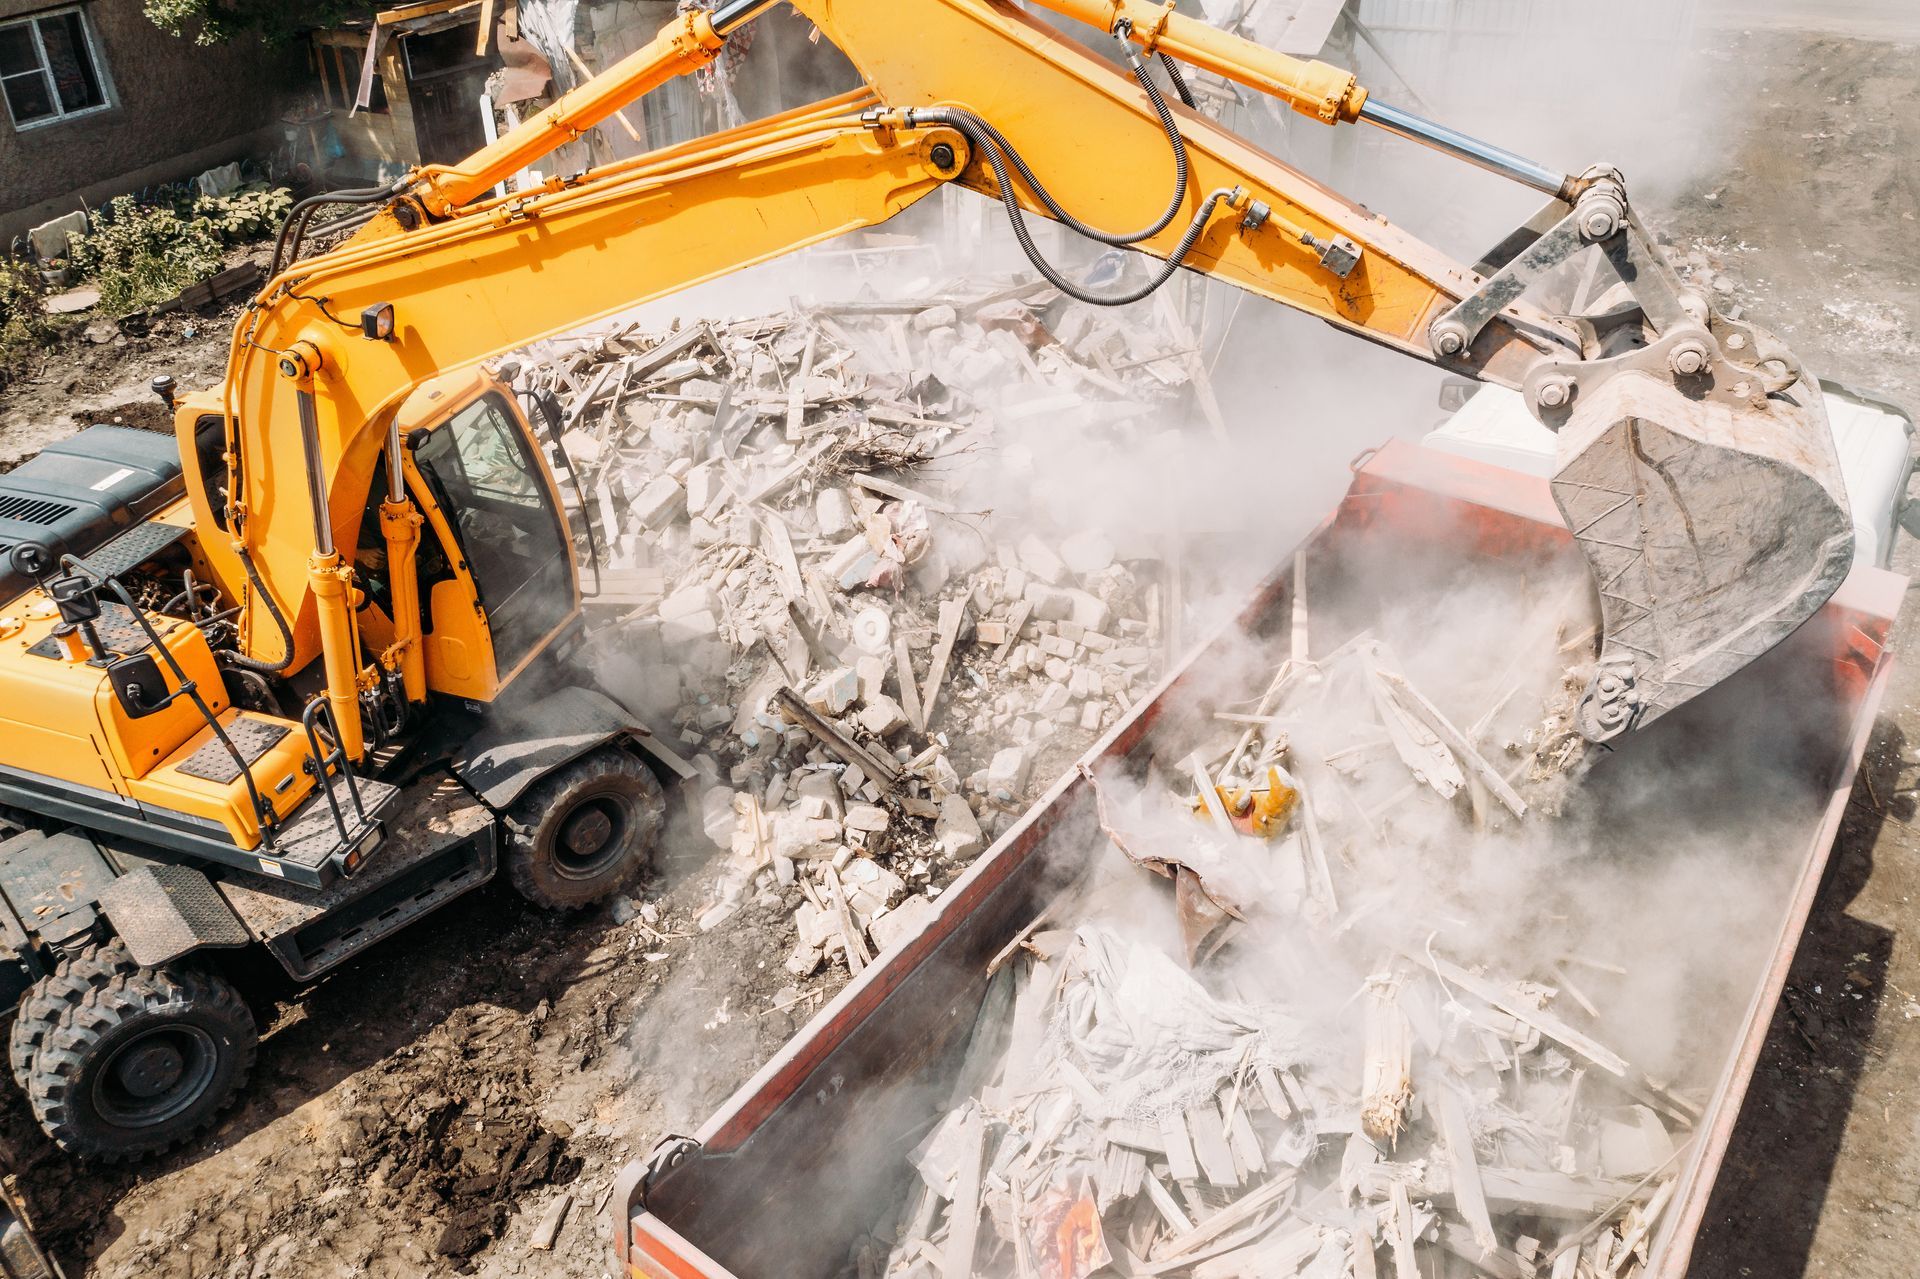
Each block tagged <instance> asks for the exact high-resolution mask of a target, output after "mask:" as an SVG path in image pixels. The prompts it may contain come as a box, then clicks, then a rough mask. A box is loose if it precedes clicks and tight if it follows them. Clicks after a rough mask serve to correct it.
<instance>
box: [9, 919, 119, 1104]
mask: <svg viewBox="0 0 1920 1279" xmlns="http://www.w3.org/2000/svg"><path fill="white" fill-rule="evenodd" d="M138 967H139V965H138V964H136V963H134V962H133V956H132V955H129V954H128V953H127V948H126V946H125V945H124V944H122V943H121V941H120V939H119V938H118V937H115V938H112V939H110V940H108V941H106V942H104V943H102V944H100V945H97V946H88V947H87V948H86V949H85V950H82V951H80V952H79V953H78V954H74V955H70V956H68V957H67V958H65V959H62V960H61V961H60V963H59V965H58V966H57V967H56V968H55V969H54V970H53V971H52V972H51V973H49V974H48V975H47V976H45V977H42V978H41V979H40V980H39V981H37V982H35V983H33V985H32V986H31V987H29V988H28V990H27V994H26V998H24V999H22V1000H21V1001H20V1007H19V1010H18V1011H16V1012H15V1013H14V1015H13V1030H12V1032H11V1033H10V1034H9V1035H8V1036H7V1064H8V1065H10V1066H12V1067H13V1078H14V1082H15V1083H17V1084H19V1085H20V1089H21V1091H22V1092H25V1091H26V1088H27V1080H28V1078H29V1076H30V1075H31V1074H32V1071H33V1058H34V1055H35V1054H36V1053H38V1052H39V1051H40V1045H41V1044H42V1043H45V1042H46V1038H47V1036H48V1035H50V1034H52V1033H53V1030H54V1028H55V1027H56V1026H58V1025H59V1024H60V1021H61V1019H62V1018H63V1017H65V1016H66V1015H67V1010H68V1009H70V1008H75V1007H78V1006H79V1003H80V1001H81V1000H82V999H85V998H86V995H87V992H88V991H89V990H92V989H93V988H94V987H96V986H104V985H106V984H107V979H108V978H110V977H113V976H115V975H117V974H120V973H130V972H132V971H133V970H134V969H136V968H138Z"/></svg>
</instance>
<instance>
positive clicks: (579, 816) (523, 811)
mask: <svg viewBox="0 0 1920 1279" xmlns="http://www.w3.org/2000/svg"><path fill="white" fill-rule="evenodd" d="M666 814H667V798H666V795H665V793H664V792H663V791H662V790H661V789H660V782H659V779H657V778H656V777H654V775H653V770H652V769H650V768H648V767H647V766H646V765H645V764H644V763H642V762H641V761H640V760H638V759H636V758H634V757H633V756H632V755H630V754H628V753H627V752H626V751H624V750H622V749H621V748H620V747H618V746H602V747H600V748H599V749H598V750H594V751H589V752H588V753H587V754H585V755H582V756H581V757H580V758H578V759H576V760H574V761H573V762H572V763H570V764H567V765H564V766H563V767H561V768H558V769H555V770H554V771H553V772H552V773H550V774H548V775H547V776H546V777H544V778H542V779H541V780H540V781H539V782H538V783H536V784H535V785H534V786H533V787H532V788H531V789H529V790H528V791H527V793H526V794H524V795H522V796H521V797H520V798H519V799H518V800H517V801H515V802H514V804H513V806H512V807H511V808H510V809H508V810H507V821H506V827H507V839H506V844H507V850H506V853H507V855H506V862H507V877H508V878H509V879H511V880H512V881H513V886H514V889H515V890H516V891H517V892H519V894H520V895H521V896H522V897H524V898H526V899H527V900H528V901H530V902H532V903H533V904H534V905H536V906H544V907H546V908H547V909H549V910H575V909H578V908H579V907H582V906H591V905H592V904H593V903H595V902H597V901H600V900H602V899H604V898H606V897H608V896H610V895H612V894H613V893H615V892H618V891H619V890H620V889H622V888H624V887H626V886H627V885H628V884H630V883H632V882H633V880H634V878H635V877H636V876H638V875H639V874H640V872H641V871H643V870H644V869H645V868H646V867H647V865H648V864H649V863H651V862H652V861H653V853H654V849H655V847H656V846H657V845H658V844H659V842H660V832H661V829H662V828H663V827H664V826H665V824H666Z"/></svg>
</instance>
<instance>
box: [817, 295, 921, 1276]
mask: <svg viewBox="0 0 1920 1279" xmlns="http://www.w3.org/2000/svg"><path fill="white" fill-rule="evenodd" d="M819 349H820V329H819V327H818V326H817V325H816V326H813V327H810V328H809V329H808V330H807V345H806V347H805V349H803V350H802V351H801V353H800V370H799V372H797V373H795V374H794V375H793V381H791V382H789V383H787V439H788V440H789V441H793V442H795V443H797V442H798V441H799V439H800V428H801V426H802V425H803V423H804V421H805V418H806V411H807V398H806V397H807V379H808V378H810V377H812V376H813V357H814V354H815V353H816V352H817V351H819ZM948 1273H949V1274H951V1273H952V1272H951V1271H949V1272H948Z"/></svg>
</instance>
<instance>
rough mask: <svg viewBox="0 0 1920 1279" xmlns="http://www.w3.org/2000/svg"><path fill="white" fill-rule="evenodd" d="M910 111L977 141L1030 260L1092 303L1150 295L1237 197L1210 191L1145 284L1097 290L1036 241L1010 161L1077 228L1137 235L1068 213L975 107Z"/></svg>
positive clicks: (1105, 239) (1113, 240)
mask: <svg viewBox="0 0 1920 1279" xmlns="http://www.w3.org/2000/svg"><path fill="white" fill-rule="evenodd" d="M910 114H911V116H912V120H913V123H914V124H916V125H919V124H944V125H947V126H949V127H951V128H954V129H957V130H959V132H960V133H961V134H962V135H964V136H965V137H966V138H967V140H968V141H969V142H971V143H973V145H974V146H975V147H976V148H977V149H978V150H979V151H980V153H981V154H982V155H984V156H986V157H987V164H988V165H989V166H990V167H991V168H992V169H993V177H994V181H995V182H996V183H997V184H998V185H999V187H1000V203H1001V204H1002V205H1004V206H1005V208H1006V210H1007V221H1008V222H1009V223H1011V224H1012V226H1013V238H1014V239H1015V240H1017V241H1018V242H1019V244H1020V251H1021V252H1022V253H1024V254H1026V255H1027V261H1029V262H1031V263H1033V266H1034V269H1035V270H1037V271H1039V272H1040V274H1041V275H1043V276H1045V277H1046V279H1047V282H1048V283H1050V284H1052V285H1053V286H1054V287H1055V288H1057V289H1059V290H1060V291H1061V292H1062V293H1065V294H1066V295H1067V296H1068V297H1071V298H1076V299H1078V300H1079V301H1082V302H1085V303H1088V304H1090V305H1092V306H1126V305H1128V304H1129V303H1133V302H1138V301H1140V300H1141V299H1142V298H1145V297H1150V296H1151V295H1152V294H1153V293H1154V292H1156V291H1157V290H1158V289H1159V288H1160V287H1161V286H1162V285H1164V284H1165V283H1166V282H1167V281H1168V280H1170V279H1172V278H1173V274H1174V272H1176V271H1178V270H1179V269H1180V267H1181V265H1182V264H1183V263H1184V262H1185V261H1186V258H1187V255H1188V254H1189V253H1191V252H1192V251H1193V246H1194V245H1195V244H1196V243H1198V242H1199V239H1200V235H1201V233H1202V232H1203V231H1205V230H1206V226H1207V220H1208V219H1209V218H1210V217H1212V216H1213V210H1214V208H1215V206H1216V205H1218V204H1219V203H1220V201H1222V200H1227V199H1231V198H1232V197H1233V194H1234V193H1233V191H1232V190H1230V189H1228V188H1225V187H1223V188H1221V189H1220V190H1217V191H1214V192H1211V193H1210V194H1208V196H1207V198H1206V200H1205V201H1204V202H1202V204H1201V206H1200V210H1199V212H1197V213H1195V214H1194V216H1193V221H1192V222H1190V223H1189V224H1188V225H1187V231H1186V234H1185V235H1183V236H1182V237H1181V238H1180V243H1179V245H1178V246H1177V247H1176V248H1175V249H1174V251H1173V253H1172V254H1171V255H1169V256H1168V258H1167V260H1166V262H1165V264H1164V265H1162V266H1161V268H1160V269H1159V270H1158V271H1156V272H1155V273H1154V275H1153V276H1152V278H1151V279H1149V280H1148V281H1147V282H1146V283H1145V284H1143V285H1141V286H1139V287H1138V288H1135V289H1131V290H1129V291H1127V292H1125V293H1118V294H1100V293H1094V292H1092V291H1090V290H1088V289H1086V288H1084V287H1082V286H1081V285H1079V284H1076V283H1075V282H1074V281H1072V280H1069V279H1068V278H1067V277H1066V276H1065V275H1063V274H1061V272H1060V270H1059V268H1057V267H1055V266H1054V265H1053V263H1051V262H1049V261H1047V259H1046V256H1045V255H1044V254H1042V253H1041V252H1040V246H1039V245H1037V244H1035V243H1034V241H1033V233H1032V231H1031V230H1029V229H1028V227H1027V216H1026V210H1025V209H1022V208H1021V207H1020V198H1019V196H1018V195H1016V194H1015V193H1014V188H1013V183H1012V181H1011V175H1010V174H1009V173H1008V171H1007V167H1008V165H1009V164H1012V165H1013V166H1014V167H1015V168H1016V169H1018V170H1019V171H1020V174H1021V176H1022V177H1023V178H1025V179H1026V180H1027V182H1028V186H1029V187H1030V188H1031V189H1032V190H1033V192H1034V194H1035V196H1036V197H1038V198H1039V199H1040V201H1041V202H1042V203H1043V204H1045V205H1046V206H1047V207H1048V208H1049V209H1051V210H1053V211H1054V212H1056V213H1058V214H1060V217H1061V220H1062V221H1063V222H1066V223H1067V224H1068V225H1069V226H1072V227H1073V228H1074V229H1075V230H1078V231H1082V232H1083V233H1084V234H1087V235H1089V236H1090V238H1093V239H1097V240H1099V241H1101V242H1102V243H1104V244H1113V245H1121V244H1130V243H1132V241H1130V240H1124V239H1120V238H1117V237H1112V236H1108V235H1103V234H1099V233H1096V232H1093V231H1091V230H1090V229H1088V228H1086V227H1085V226H1084V224H1083V223H1080V222H1078V221H1076V220H1075V219H1073V218H1071V217H1069V216H1067V215H1066V214H1065V213H1064V211H1062V210H1061V209H1060V206H1059V205H1058V204H1057V203H1055V202H1054V200H1053V199H1052V197H1051V196H1049V195H1047V194H1046V193H1045V191H1044V190H1043V188H1041V186H1040V184H1039V183H1038V182H1036V181H1034V180H1033V178H1032V171H1031V170H1029V169H1028V168H1027V167H1026V165H1025V163H1024V162H1023V161H1022V160H1021V159H1020V155H1019V153H1018V152H1017V151H1015V150H1014V149H1013V147H1012V145H1011V144H1010V143H1008V142H1007V140H1006V139H1005V138H1003V137H1001V136H1000V134H999V132H998V131H997V130H995V129H994V127H993V126H992V125H990V124H988V123H987V122H986V121H985V120H982V119H981V118H980V117H979V116H977V115H974V114H973V113H972V112H970V111H960V110H957V109H954V108H950V107H936V108H931V109H928V110H915V111H913V112H911V113H910ZM1183 167H1184V166H1183ZM1165 225H1166V223H1165V222H1162V223H1161V227H1164V226H1165ZM1157 230H1158V228H1156V231H1157ZM1154 233H1155V232H1153V231H1150V232H1148V233H1147V235H1152V234H1154ZM1135 238H1136V239H1145V238H1146V236H1145V235H1142V236H1138V237H1135Z"/></svg>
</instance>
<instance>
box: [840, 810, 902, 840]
mask: <svg viewBox="0 0 1920 1279" xmlns="http://www.w3.org/2000/svg"><path fill="white" fill-rule="evenodd" d="M892 820H893V819H892V818H891V817H889V816H888V815H887V810H886V809H884V808H882V807H880V806H879V805H878V804H853V805H851V806H849V807H848V809H847V815H846V818H845V824H846V828H847V829H848V830H857V831H865V832H867V833H868V834H878V833H880V832H881V831H883V830H885V829H886V828H887V827H888V825H890V824H891V822H892Z"/></svg>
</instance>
